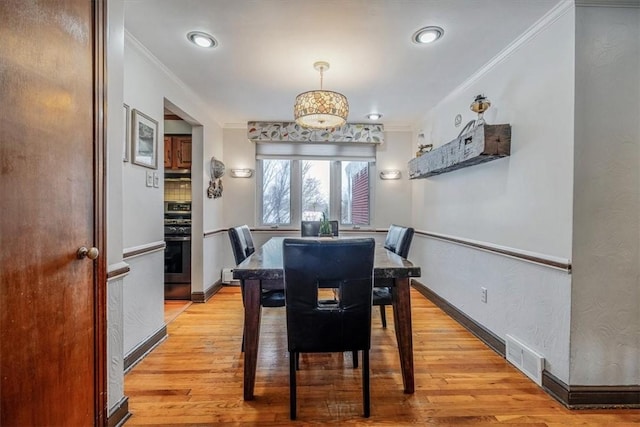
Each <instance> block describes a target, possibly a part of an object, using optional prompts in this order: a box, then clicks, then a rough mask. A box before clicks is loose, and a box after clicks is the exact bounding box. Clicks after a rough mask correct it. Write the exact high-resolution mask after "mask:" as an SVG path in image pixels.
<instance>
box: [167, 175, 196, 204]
mask: <svg viewBox="0 0 640 427" xmlns="http://www.w3.org/2000/svg"><path fill="white" fill-rule="evenodd" d="M164 199H165V200H169V201H172V202H190V201H191V181H187V180H180V181H178V180H166V181H165V182H164Z"/></svg>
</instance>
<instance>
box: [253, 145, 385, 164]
mask: <svg viewBox="0 0 640 427" xmlns="http://www.w3.org/2000/svg"><path fill="white" fill-rule="evenodd" d="M256 159H289V160H300V159H315V160H351V161H361V162H375V161H376V146H375V144H364V143H358V144H348V143H339V144H336V143H331V142H323V143H310V142H275V143H269V142H261V143H256Z"/></svg>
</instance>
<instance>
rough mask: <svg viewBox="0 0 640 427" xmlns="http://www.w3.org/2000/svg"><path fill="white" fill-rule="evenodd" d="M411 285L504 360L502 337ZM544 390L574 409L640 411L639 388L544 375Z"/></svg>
mask: <svg viewBox="0 0 640 427" xmlns="http://www.w3.org/2000/svg"><path fill="white" fill-rule="evenodd" d="M411 285H412V286H413V287H414V288H415V289H416V290H417V291H418V292H420V293H421V294H422V295H423V296H424V297H425V298H427V299H428V300H429V301H431V302H432V303H434V304H435V305H436V306H438V308H440V309H441V310H442V311H444V312H445V313H447V314H448V315H449V316H450V317H451V318H452V319H453V320H455V321H456V322H458V323H460V324H461V325H462V326H463V327H465V328H466V329H467V330H468V331H469V332H471V333H472V334H473V335H475V336H476V337H478V339H480V340H481V341H482V342H484V343H485V344H487V345H488V346H489V347H491V348H492V349H493V350H494V351H495V352H496V353H498V354H499V355H500V356H502V357H505V355H506V346H505V342H504V341H503V340H502V339H501V338H500V337H498V336H497V335H495V334H493V333H492V332H491V331H489V330H487V329H486V328H485V327H483V326H482V325H480V324H479V323H477V322H476V321H475V320H473V319H471V318H470V317H468V316H467V315H466V314H464V313H463V312H462V311H460V310H458V309H457V308H456V307H454V306H453V305H451V304H450V303H449V302H448V301H447V300H445V299H444V298H442V297H441V296H439V295H438V294H436V293H434V292H433V291H432V290H431V289H429V288H428V287H427V286H426V285H424V284H422V283H420V282H419V281H417V280H414V279H412V280H411ZM542 389H543V390H544V391H545V392H547V394H549V395H550V396H551V397H553V398H555V399H556V400H557V401H559V402H560V403H562V404H563V405H565V406H566V407H568V408H571V409H581V408H640V386H623V385H620V386H582V385H581V386H569V385H567V384H565V383H563V382H562V381H560V380H559V379H558V378H556V377H555V376H553V375H552V374H550V373H549V372H547V371H542Z"/></svg>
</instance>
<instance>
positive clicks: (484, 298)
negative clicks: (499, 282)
mask: <svg viewBox="0 0 640 427" xmlns="http://www.w3.org/2000/svg"><path fill="white" fill-rule="evenodd" d="M480 292H481V293H480V300H481V301H482V302H483V303H485V304H486V303H487V288H484V287H482V288H480Z"/></svg>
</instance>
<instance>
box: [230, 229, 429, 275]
mask: <svg viewBox="0 0 640 427" xmlns="http://www.w3.org/2000/svg"><path fill="white" fill-rule="evenodd" d="M285 238H286V237H272V238H271V239H269V240H268V241H267V242H266V243H265V244H264V245H262V246H261V247H260V248H257V249H256V251H255V252H254V253H253V254H252V255H251V256H250V257H248V258H247V259H245V260H244V261H243V262H242V263H241V264H240V265H238V266H237V267H236V268H235V269H234V270H233V278H234V279H240V280H247V279H254V280H255V279H259V280H282V279H283V268H282V241H283V240H284V239H285ZM294 238H295V239H299V238H300V237H294ZM346 238H347V239H348V238H349V237H346ZM352 238H353V237H352ZM305 239H315V238H314V237H305ZM420 274H421V272H420V267H418V266H414V265H413V264H412V263H411V261H409V260H406V259H404V258H402V257H401V256H399V255H397V254H395V253H394V252H392V251H390V250H388V249H385V247H384V246H382V245H381V244H376V252H375V258H374V261H373V276H374V278H388V279H394V278H402V277H420Z"/></svg>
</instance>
